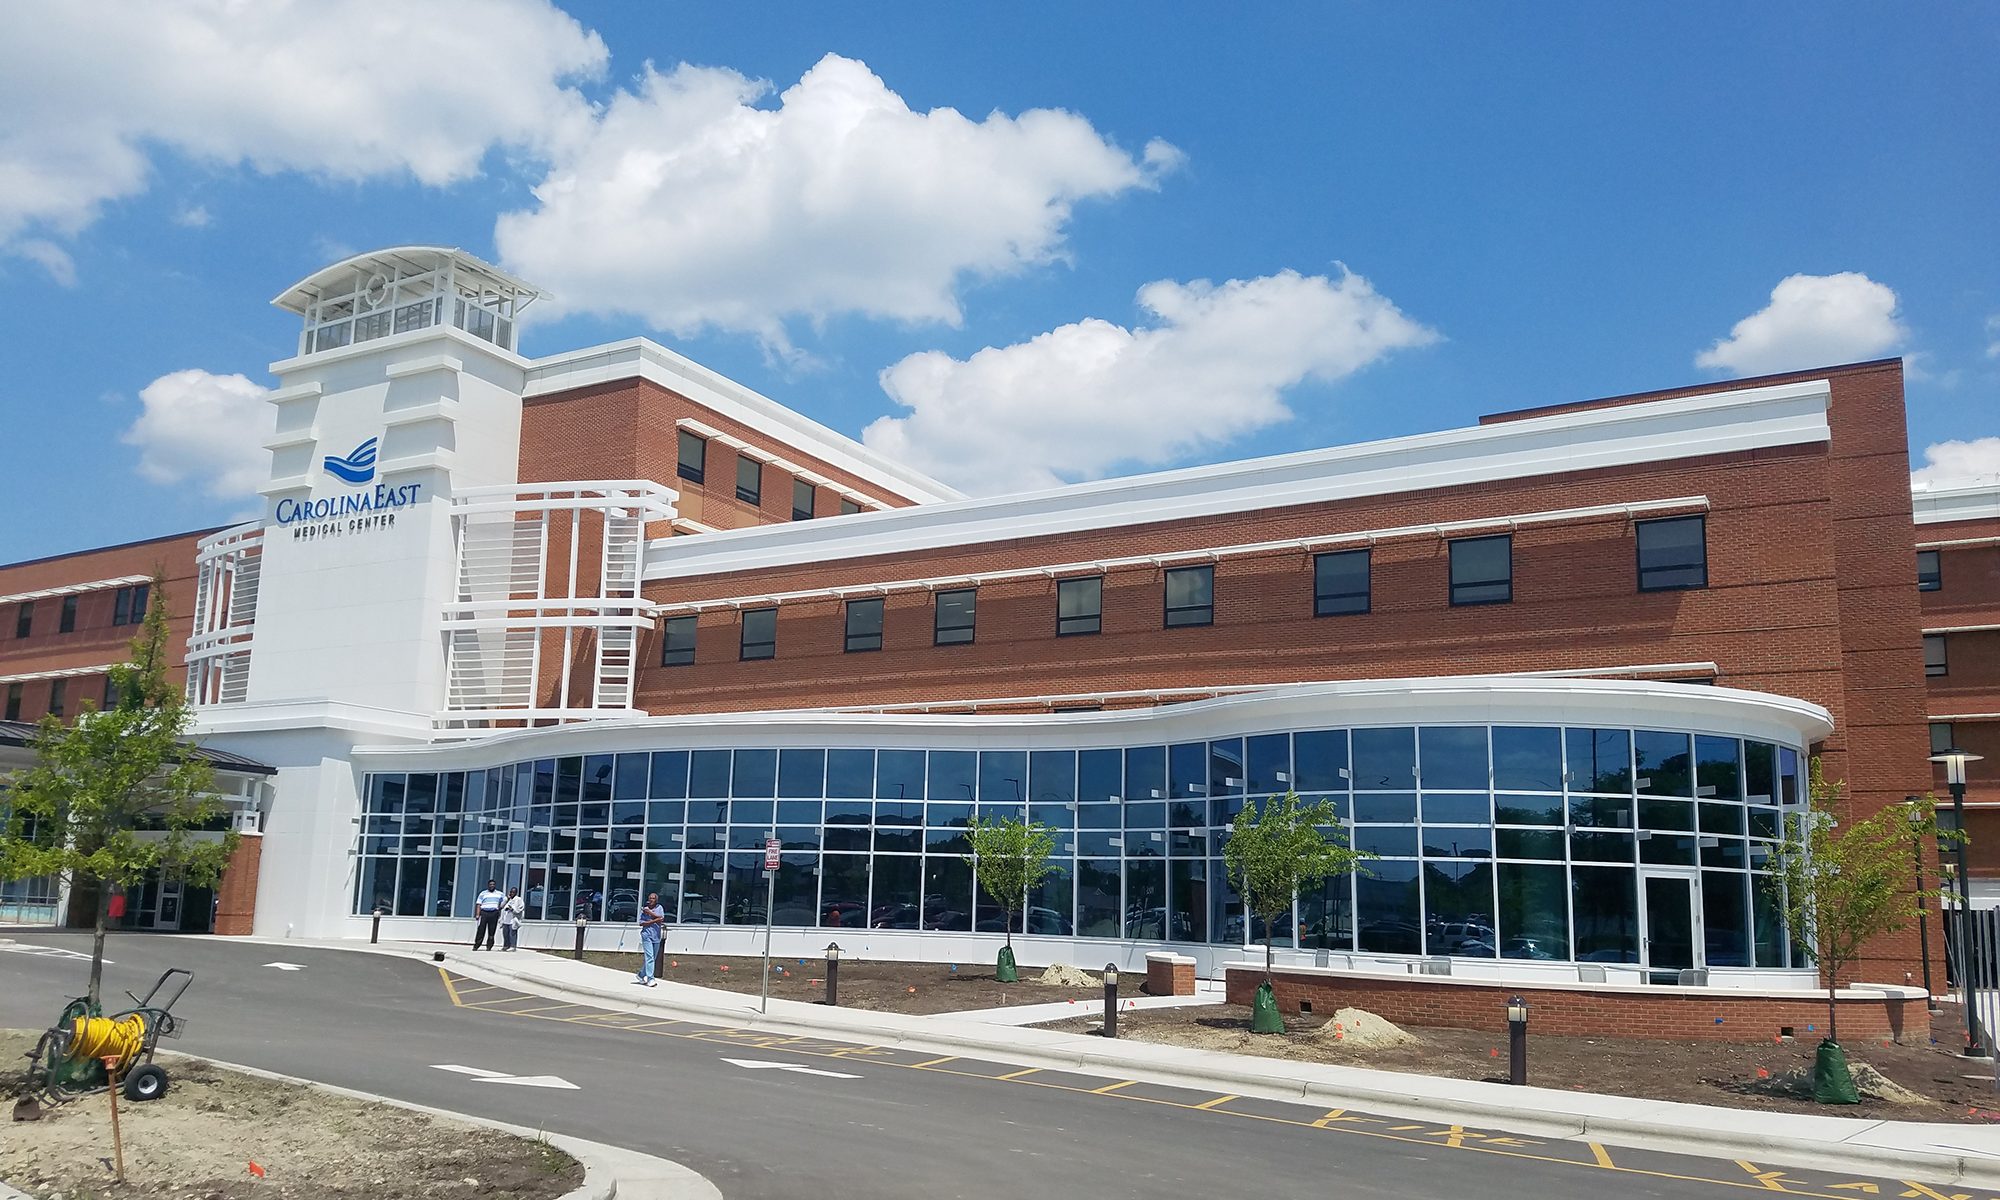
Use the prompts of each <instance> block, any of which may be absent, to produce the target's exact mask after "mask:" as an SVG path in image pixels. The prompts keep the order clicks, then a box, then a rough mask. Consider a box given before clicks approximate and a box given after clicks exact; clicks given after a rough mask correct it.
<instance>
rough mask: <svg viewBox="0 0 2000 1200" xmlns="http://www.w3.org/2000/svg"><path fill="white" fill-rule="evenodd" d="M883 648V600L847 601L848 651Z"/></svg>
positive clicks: (851, 652) (855, 651) (850, 652)
mask: <svg viewBox="0 0 2000 1200" xmlns="http://www.w3.org/2000/svg"><path fill="white" fill-rule="evenodd" d="M881 648H882V601H881V599H880V598H879V597H878V598H876V599H873V600H849V601H848V602H847V647H846V649H847V653H849V654H855V653H858V652H860V651H863V650H880V649H881Z"/></svg>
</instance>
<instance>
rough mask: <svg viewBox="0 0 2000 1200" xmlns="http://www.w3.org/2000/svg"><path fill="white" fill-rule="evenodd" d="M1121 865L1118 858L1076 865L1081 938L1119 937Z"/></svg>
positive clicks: (1077, 909) (1077, 922) (1084, 860)
mask: <svg viewBox="0 0 2000 1200" xmlns="http://www.w3.org/2000/svg"><path fill="white" fill-rule="evenodd" d="M1119 885H1120V879H1119V863H1118V860H1117V859H1115V858H1105V859H1093V858H1085V859H1079V860H1078V861H1077V864H1076V932H1077V934H1078V936H1080V937H1101V938H1115V937H1117V936H1119V919H1118V918H1119V910H1120V900H1119Z"/></svg>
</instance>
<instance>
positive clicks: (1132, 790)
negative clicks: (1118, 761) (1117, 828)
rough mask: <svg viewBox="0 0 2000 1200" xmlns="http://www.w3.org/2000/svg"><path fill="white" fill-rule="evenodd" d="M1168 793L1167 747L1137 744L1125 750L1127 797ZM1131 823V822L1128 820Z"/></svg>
mask: <svg viewBox="0 0 2000 1200" xmlns="http://www.w3.org/2000/svg"><path fill="white" fill-rule="evenodd" d="M1166 794H1167V748H1166V747H1165V746H1135V747H1133V748H1132V749H1130V750H1127V751H1126V752H1125V798H1126V799H1128V800H1146V799H1155V800H1157V799H1159V798H1161V797H1163V796H1165V795H1166ZM1127 824H1128V825H1129V824H1130V822H1129V821H1128V822H1127Z"/></svg>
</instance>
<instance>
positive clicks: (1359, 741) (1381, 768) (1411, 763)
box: [1354, 726, 1417, 791]
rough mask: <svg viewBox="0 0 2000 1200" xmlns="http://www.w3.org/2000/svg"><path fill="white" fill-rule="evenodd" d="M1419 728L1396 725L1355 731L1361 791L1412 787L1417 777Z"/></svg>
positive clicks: (1356, 774)
mask: <svg viewBox="0 0 2000 1200" xmlns="http://www.w3.org/2000/svg"><path fill="white" fill-rule="evenodd" d="M1416 768H1417V731H1416V730H1415V729H1411V728H1409V727H1407V726H1405V727H1402V728H1395V729H1357V730H1355V731H1354V787H1355V789H1356V790H1357V791H1359V790H1363V789H1367V790H1371V791H1383V790H1395V789H1399V788H1407V787H1411V786H1413V785H1414V784H1415V782H1416V777H1417V770H1416Z"/></svg>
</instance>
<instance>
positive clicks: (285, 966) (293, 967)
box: [264, 963, 305, 971]
mask: <svg viewBox="0 0 2000 1200" xmlns="http://www.w3.org/2000/svg"><path fill="white" fill-rule="evenodd" d="M264 965H265V966H267V967H276V968H278V969H279V970H280V971H303V970H305V967H304V966H303V965H301V964H299V963H265V964H264Z"/></svg>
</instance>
